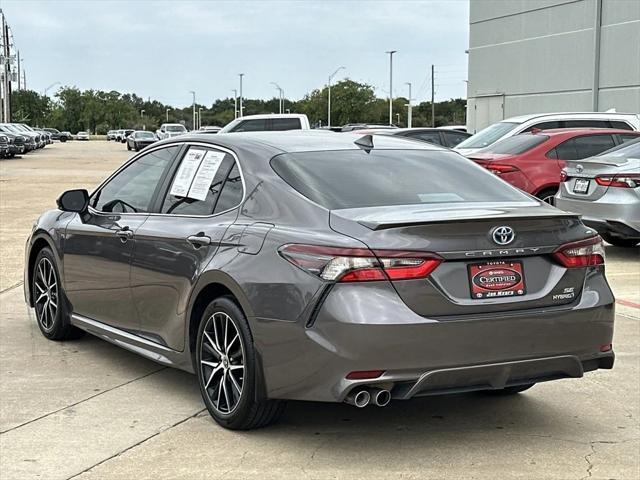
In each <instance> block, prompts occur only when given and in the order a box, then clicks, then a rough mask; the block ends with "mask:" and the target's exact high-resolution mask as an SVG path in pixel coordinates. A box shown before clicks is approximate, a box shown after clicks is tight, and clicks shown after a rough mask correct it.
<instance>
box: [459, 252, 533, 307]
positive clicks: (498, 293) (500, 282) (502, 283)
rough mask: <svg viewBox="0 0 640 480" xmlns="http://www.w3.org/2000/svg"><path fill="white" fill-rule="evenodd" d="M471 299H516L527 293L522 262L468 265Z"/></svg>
mask: <svg viewBox="0 0 640 480" xmlns="http://www.w3.org/2000/svg"><path fill="white" fill-rule="evenodd" d="M469 284H470V285H471V298H473V299H477V300H479V299H482V298H501V297H518V296H521V295H524V294H525V293H527V290H526V287H525V283H524V271H523V269H522V262H519V261H498V262H485V263H475V264H471V265H469Z"/></svg>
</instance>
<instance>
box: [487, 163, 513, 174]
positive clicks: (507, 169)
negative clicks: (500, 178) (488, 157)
mask: <svg viewBox="0 0 640 480" xmlns="http://www.w3.org/2000/svg"><path fill="white" fill-rule="evenodd" d="M484 168H486V169H487V170H489V171H490V172H491V173H495V174H496V175H502V174H503V173H511V172H517V171H518V169H517V168H516V167H514V166H513V165H492V164H490V163H488V164H486V165H484Z"/></svg>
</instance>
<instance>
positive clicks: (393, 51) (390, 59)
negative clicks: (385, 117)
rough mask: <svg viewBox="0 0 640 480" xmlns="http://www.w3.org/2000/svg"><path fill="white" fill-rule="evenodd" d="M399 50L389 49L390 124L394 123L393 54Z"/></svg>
mask: <svg viewBox="0 0 640 480" xmlns="http://www.w3.org/2000/svg"><path fill="white" fill-rule="evenodd" d="M396 52H397V50H389V51H388V52H385V53H388V54H389V125H391V124H392V123H393V54H394V53H396Z"/></svg>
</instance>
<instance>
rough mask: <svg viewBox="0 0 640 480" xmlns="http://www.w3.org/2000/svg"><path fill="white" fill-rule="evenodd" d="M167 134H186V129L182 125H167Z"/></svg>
mask: <svg viewBox="0 0 640 480" xmlns="http://www.w3.org/2000/svg"><path fill="white" fill-rule="evenodd" d="M166 130H167V132H186V131H187V129H186V128H184V126H183V125H167V127H166Z"/></svg>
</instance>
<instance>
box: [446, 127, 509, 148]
mask: <svg viewBox="0 0 640 480" xmlns="http://www.w3.org/2000/svg"><path fill="white" fill-rule="evenodd" d="M518 125H520V124H519V123H512V122H498V123H494V124H493V125H489V126H488V127H487V128H485V129H483V130H480V131H479V132H478V133H476V134H475V135H473V136H471V137H469V138H467V139H466V140H465V141H463V142H460V143H459V144H458V145H457V146H456V148H484V147H488V146H489V145H491V144H492V143H494V142H495V141H497V140H498V139H500V138H501V137H502V136H503V135H505V134H506V133H509V132H510V131H511V130H513V129H514V128H516V127H517V126H518Z"/></svg>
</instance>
